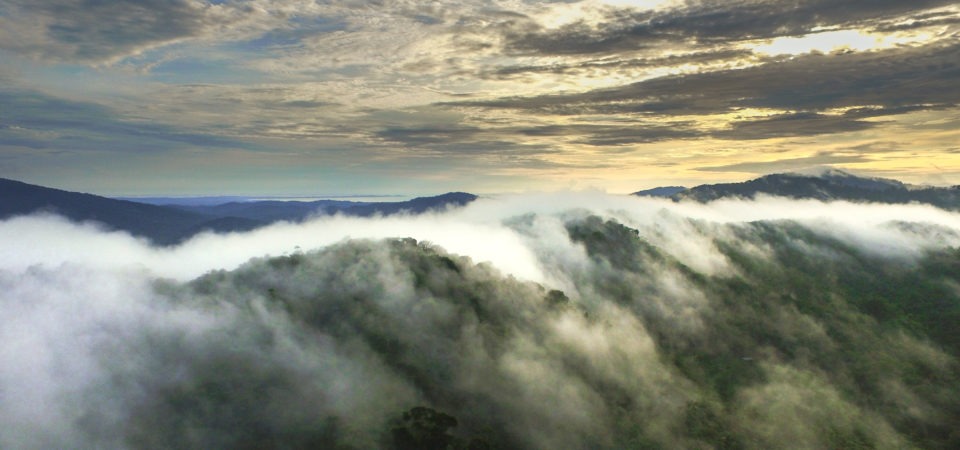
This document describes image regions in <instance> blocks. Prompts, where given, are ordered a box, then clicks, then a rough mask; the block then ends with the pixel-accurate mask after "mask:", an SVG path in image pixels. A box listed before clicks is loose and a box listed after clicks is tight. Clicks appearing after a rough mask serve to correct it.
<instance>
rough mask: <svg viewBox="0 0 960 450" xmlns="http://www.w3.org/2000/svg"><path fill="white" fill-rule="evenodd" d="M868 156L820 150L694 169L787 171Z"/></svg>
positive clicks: (855, 160) (752, 171)
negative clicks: (812, 153)
mask: <svg viewBox="0 0 960 450" xmlns="http://www.w3.org/2000/svg"><path fill="white" fill-rule="evenodd" d="M869 161H871V159H870V158H869V157H868V156H864V155H859V154H835V153H827V152H822V153H818V154H816V155H814V156H806V157H802V158H785V159H775V160H772V161H746V162H739V163H733V164H724V165H722V166H708V167H698V168H697V169H696V170H702V171H707V172H748V173H760V174H768V173H776V172H789V171H793V170H797V169H802V168H807V167H815V166H821V165H827V164H848V163H862V162H869Z"/></svg>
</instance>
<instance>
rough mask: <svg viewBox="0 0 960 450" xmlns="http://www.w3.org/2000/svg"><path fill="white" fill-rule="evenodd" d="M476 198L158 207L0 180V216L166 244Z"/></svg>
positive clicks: (444, 205)
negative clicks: (46, 218)
mask: <svg viewBox="0 0 960 450" xmlns="http://www.w3.org/2000/svg"><path fill="white" fill-rule="evenodd" d="M476 198H477V196H475V195H473V194H468V193H465V192H451V193H448V194H443V195H439V196H435V197H418V198H415V199H412V200H408V201H403V202H372V203H371V202H350V201H341V200H318V201H313V202H300V201H254V202H228V203H224V204H218V205H205V204H194V205H189V204H188V205H163V206H161V205H151V204H146V203H138V202H133V201H129V200H118V199H112V198H107V197H101V196H98V195H92V194H84V193H77V192H69V191H64V190H60V189H52V188H47V187H43V186H36V185H32V184H27V183H23V182H20V181H15V180H8V179H3V178H0V220H2V219H7V218H10V217H14V216H19V215H25V214H31V213H36V212H50V213H54V214H58V215H61V216H64V217H66V218H68V219H70V220H73V221H79V222H97V223H100V224H102V225H104V226H106V227H107V228H109V229H114V230H122V231H126V232H128V233H130V234H132V235H135V236H140V237H144V238H147V239H149V240H150V241H151V242H153V243H154V244H157V245H171V244H176V243H179V242H182V241H184V240H185V239H188V238H189V237H191V236H193V235H195V234H197V233H200V232H202V231H216V232H231V231H247V230H252V229H255V228H258V227H262V226H265V225H268V224H270V223H272V222H276V221H280V220H284V221H293V222H296V221H302V220H305V219H307V218H309V217H312V216H316V215H330V214H344V215H349V216H363V217H366V216H374V215H391V214H398V213H410V214H421V213H424V212H428V211H435V210H442V209H445V208H449V207H455V206H463V205H466V204H467V203H470V202H471V201H473V200H475V199H476Z"/></svg>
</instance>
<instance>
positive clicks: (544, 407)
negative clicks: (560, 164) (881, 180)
mask: <svg viewBox="0 0 960 450" xmlns="http://www.w3.org/2000/svg"><path fill="white" fill-rule="evenodd" d="M958 246H960V214H957V213H951V212H947V211H943V210H940V209H937V208H934V207H930V206H921V205H868V204H854V203H847V202H834V203H821V202H816V201H796V200H785V199H780V198H772V197H768V198H760V199H758V200H756V201H744V200H722V201H717V202H713V203H708V204H695V203H684V202H681V203H673V202H670V201H666V200H658V199H645V198H632V197H619V196H609V195H604V194H598V193H564V194H542V195H518V196H505V197H499V198H485V199H479V200H477V201H475V202H473V203H471V204H470V205H469V206H467V207H464V208H461V209H456V210H450V211H447V212H444V213H431V214H423V215H418V216H390V217H379V218H355V217H342V216H335V217H318V218H315V219H313V220H310V221H307V222H304V223H298V224H291V223H277V224H274V225H271V226H269V227H266V228H262V229H259V230H256V231H252V232H248V233H238V234H227V235H216V234H201V235H197V236H195V237H193V238H192V239H190V240H189V241H187V242H185V243H183V244H182V245H179V246H175V247H153V246H151V245H150V244H148V243H147V242H146V241H143V240H138V239H135V238H132V237H130V236H128V235H125V234H122V233H117V232H109V231H105V230H103V229H100V228H98V227H97V225H95V224H75V223H70V222H67V221H65V220H64V219H61V218H59V217H56V216H50V215H35V216H26V217H18V218H13V219H10V220H7V221H3V222H0V314H2V319H0V448H105V449H113V448H117V449H123V448H290V449H293V448H330V449H369V448H383V449H408V448H422V449H430V448H451V449H455V448H463V449H467V448H470V449H482V448H498V449H516V448H531V449H557V448H570V449H577V448H582V449H596V448H610V449H625V448H638V449H639V448H717V449H721V448H758V449H759V448H764V449H767V448H811V449H814V448H817V449H819V448H913V447H916V448H943V449H947V448H957V446H960V432H958V431H956V424H957V423H960V364H958V357H960V251H958V249H957V247H958ZM454 424H455V426H454Z"/></svg>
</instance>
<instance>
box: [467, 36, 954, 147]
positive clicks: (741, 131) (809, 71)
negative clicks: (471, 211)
mask: <svg viewBox="0 0 960 450" xmlns="http://www.w3.org/2000/svg"><path fill="white" fill-rule="evenodd" d="M957 61H960V46H957V45H952V46H928V47H921V48H899V49H892V50H885V51H877V52H865V53H853V54H817V53H814V54H809V55H805V56H800V57H796V58H792V59H788V60H783V61H779V62H770V63H765V64H761V65H758V66H754V67H749V68H745V69H732V70H722V71H714V72H701V73H694V74H685V75H675V76H666V77H661V78H655V79H651V80H647V81H642V82H639V83H634V84H629V85H625V86H620V87H615V88H609V89H599V90H594V91H589V92H586V93H582V94H568V95H563V94H556V95H543V96H538V97H507V98H501V99H495V100H490V101H480V102H455V103H450V104H451V105H459V106H473V107H482V108H492V109H515V110H521V111H531V112H537V113H541V114H557V115H571V116H575V115H584V114H609V115H614V114H653V115H659V116H667V117H669V116H672V115H675V116H681V115H696V114H700V115H707V114H721V113H731V112H735V111H737V110H738V109H742V108H771V109H779V110H784V111H806V113H792V114H785V115H783V116H778V117H774V118H770V119H767V120H762V121H754V122H742V123H733V124H732V126H733V130H732V131H730V132H724V133H720V134H719V136H721V137H726V138H734V139H735V138H744V139H757V138H763V137H764V134H768V135H770V136H773V135H777V134H779V135H795V134H798V135H809V134H821V133H826V132H839V131H855V130H862V129H866V128H869V127H870V126H872V125H871V124H869V123H866V122H861V121H857V120H855V119H858V118H866V117H872V116H880V115H896V114H902V113H906V112H912V111H918V110H926V109H936V108H944V107H949V106H952V105H956V104H958V103H960V91H958V90H957V89H956V86H957V84H958V83H960V63H957ZM831 108H853V109H852V110H851V111H850V112H849V113H848V114H847V115H846V116H844V117H826V116H823V115H818V114H812V113H816V112H820V111H824V110H827V109H831ZM787 124H789V125H793V126H794V129H793V130H790V129H789V128H784V129H781V130H779V131H778V130H777V129H776V127H778V126H781V125H787ZM797 126H799V128H798V127H797ZM639 141H640V142H642V141H643V139H640V140H639Z"/></svg>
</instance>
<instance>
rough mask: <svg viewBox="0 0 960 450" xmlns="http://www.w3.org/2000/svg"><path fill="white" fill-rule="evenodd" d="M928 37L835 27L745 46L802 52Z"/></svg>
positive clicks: (765, 51) (879, 46)
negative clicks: (834, 28)
mask: <svg viewBox="0 0 960 450" xmlns="http://www.w3.org/2000/svg"><path fill="white" fill-rule="evenodd" d="M932 38H933V34H932V33H911V34H908V33H871V32H867V31H863V30H836V31H823V32H820V33H812V34H807V35H804V36H799V37H794V36H789V37H779V38H775V39H770V40H766V41H764V42H765V43H763V44H759V45H756V44H752V43H751V44H748V47H749V48H751V49H752V50H753V51H754V52H755V53H759V54H762V55H770V56H777V55H802V54H805V53H813V52H820V53H833V52H838V51H857V52H862V51H876V50H885V49H890V48H895V47H898V46H905V45H906V46H913V45H921V44H923V43H925V42H929V41H930V40H931V39H932Z"/></svg>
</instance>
